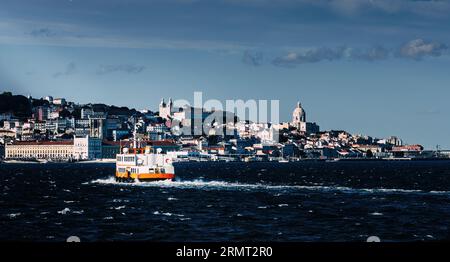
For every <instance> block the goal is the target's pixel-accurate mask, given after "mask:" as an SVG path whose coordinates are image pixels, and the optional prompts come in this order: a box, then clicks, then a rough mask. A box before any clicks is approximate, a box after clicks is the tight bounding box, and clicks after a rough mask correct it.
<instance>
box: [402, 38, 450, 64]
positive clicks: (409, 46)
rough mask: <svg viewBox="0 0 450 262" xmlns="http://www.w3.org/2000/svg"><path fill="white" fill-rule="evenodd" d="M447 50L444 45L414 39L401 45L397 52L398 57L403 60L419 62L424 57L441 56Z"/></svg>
mask: <svg viewBox="0 0 450 262" xmlns="http://www.w3.org/2000/svg"><path fill="white" fill-rule="evenodd" d="M447 49H448V46H447V45H446V44H442V43H437V42H429V41H425V40H423V39H414V40H411V41H409V42H407V43H405V44H404V45H402V46H401V47H400V48H399V50H398V55H399V56H400V57H403V58H412V59H415V60H420V59H422V58H424V57H426V56H433V57H438V56H441V55H443V53H444V52H445V51H446V50H447Z"/></svg>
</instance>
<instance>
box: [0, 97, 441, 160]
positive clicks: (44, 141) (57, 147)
mask: <svg viewBox="0 0 450 262" xmlns="http://www.w3.org/2000/svg"><path fill="white" fill-rule="evenodd" d="M200 110H201V113H200V114H198V113H194V111H196V110H195V109H193V108H190V107H189V108H188V107H187V106H185V107H179V108H177V107H175V106H174V104H173V101H172V99H169V100H168V101H167V102H166V101H165V100H164V99H162V100H161V103H160V105H159V111H158V112H152V111H150V110H141V111H138V110H136V109H131V108H127V107H117V106H114V105H105V104H95V103H89V104H78V103H75V102H71V101H67V100H66V99H65V98H53V97H52V96H47V97H44V98H39V99H36V98H32V97H31V96H29V97H25V96H22V95H13V94H12V93H10V92H4V93H3V94H1V95H0V159H2V160H3V161H18V160H19V161H24V160H27V161H41V160H43V161H85V160H114V159H115V157H116V154H118V153H119V152H120V149H121V147H125V146H131V144H132V143H131V142H132V140H133V138H136V139H137V140H138V141H139V145H140V146H150V147H152V148H155V149H156V148H160V149H161V151H163V152H165V153H168V154H171V155H172V156H173V158H174V159H176V160H177V161H189V160H193V161H218V160H222V161H246V162H249V161H269V160H270V161H280V162H285V161H286V162H287V161H299V160H308V159H313V160H332V161H334V160H345V159H387V160H389V159H390V160H399V159H403V160H404V159H424V158H427V159H438V158H449V157H450V152H448V151H445V150H439V148H437V149H436V150H434V151H431V150H424V148H423V146H421V145H418V144H412V145H406V144H404V143H403V141H402V140H401V139H400V138H398V137H396V136H391V137H387V138H375V137H371V136H366V135H358V134H350V133H349V132H347V131H345V130H327V131H325V130H320V127H319V125H318V124H316V123H314V122H309V121H307V118H306V110H305V109H304V108H303V107H302V105H301V103H300V102H299V103H298V104H297V105H295V106H294V105H293V113H292V121H291V122H285V123H257V122H251V121H248V120H240V119H239V118H238V117H236V116H234V117H232V118H231V119H233V121H231V122H225V123H222V124H220V125H214V128H212V129H210V130H209V131H208V132H205V131H204V130H202V131H201V132H200V133H198V132H194V135H193V134H183V133H177V132H174V130H176V129H175V128H174V127H175V125H176V127H178V128H179V127H188V128H190V129H191V130H194V129H198V128H202V127H198V126H195V124H194V123H198V122H197V121H201V123H203V121H204V120H205V119H206V118H208V117H209V116H211V115H212V114H217V112H214V110H213V111H208V110H206V109H200ZM222 113H223V116H224V118H225V115H227V114H233V115H234V113H230V112H221V113H220V114H222ZM227 119H228V118H227ZM217 130H227V132H224V135H219V133H218V132H217ZM230 130H231V132H230ZM275 135H276V136H277V139H275Z"/></svg>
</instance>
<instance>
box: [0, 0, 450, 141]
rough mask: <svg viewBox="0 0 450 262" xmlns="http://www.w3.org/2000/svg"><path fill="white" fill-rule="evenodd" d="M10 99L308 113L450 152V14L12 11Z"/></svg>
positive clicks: (2, 63)
mask: <svg viewBox="0 0 450 262" xmlns="http://www.w3.org/2000/svg"><path fill="white" fill-rule="evenodd" d="M0 6H1V8H0V91H12V92H13V93H15V94H22V95H31V96H33V97H44V96H47V95H52V96H54V97H65V98H67V99H68V100H70V101H75V102H80V103H88V102H99V103H106V104H114V105H119V106H129V107H133V108H137V109H147V108H148V109H151V110H157V106H158V104H159V101H160V100H161V98H162V97H165V98H166V99H168V98H169V97H172V98H173V99H186V100H191V101H192V100H193V96H194V92H195V91H201V92H203V96H204V99H218V100H221V101H225V100H226V99H243V100H248V99H267V100H273V99H277V100H279V101H280V118H281V120H283V121H288V120H290V118H291V114H292V111H293V109H294V108H295V106H296V103H297V101H300V102H301V103H302V105H303V107H304V108H305V111H306V113H307V120H308V121H311V122H317V123H318V124H319V125H320V126H321V129H322V130H330V129H342V130H347V131H348V132H350V133H353V134H365V135H371V136H373V137H380V138H381V137H388V136H391V135H396V136H398V137H400V138H402V139H403V140H404V141H405V142H406V143H409V144H415V143H419V144H422V145H424V146H425V147H426V148H429V149H432V148H435V146H436V145H438V144H439V145H440V146H441V147H442V148H448V149H450V137H449V134H450V121H448V119H449V113H450V107H449V106H448V99H449V98H450V88H449V83H450V56H449V55H450V50H449V48H448V46H449V45H450V34H449V33H448V32H450V1H438V0H435V1H432V0H422V1H421V0H273V1H269V0H147V1H144V0H127V1H120V0H66V1H65V0H33V1H27V0H0Z"/></svg>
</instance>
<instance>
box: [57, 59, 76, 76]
mask: <svg viewBox="0 0 450 262" xmlns="http://www.w3.org/2000/svg"><path fill="white" fill-rule="evenodd" d="M76 71H77V66H76V64H75V63H74V62H70V63H69V64H67V66H66V68H65V70H64V71H62V72H56V73H54V74H53V77H55V78H57V77H61V76H68V75H71V74H73V73H75V72H76Z"/></svg>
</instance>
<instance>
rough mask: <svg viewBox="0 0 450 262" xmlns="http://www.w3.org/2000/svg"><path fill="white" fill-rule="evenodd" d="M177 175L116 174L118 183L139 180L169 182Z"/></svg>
mask: <svg viewBox="0 0 450 262" xmlns="http://www.w3.org/2000/svg"><path fill="white" fill-rule="evenodd" d="M174 178H175V174H166V173H149V174H128V173H119V172H116V180H118V181H134V180H135V179H138V180H139V181H157V180H167V179H170V180H171V179H174Z"/></svg>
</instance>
